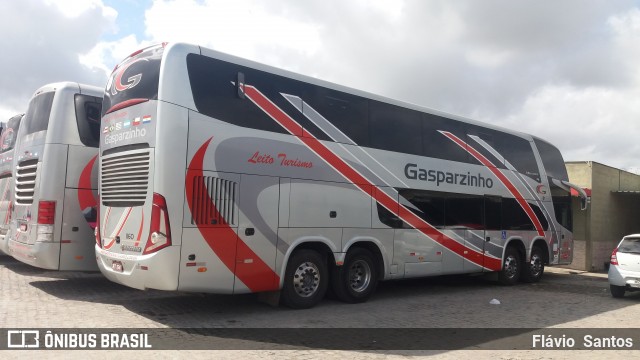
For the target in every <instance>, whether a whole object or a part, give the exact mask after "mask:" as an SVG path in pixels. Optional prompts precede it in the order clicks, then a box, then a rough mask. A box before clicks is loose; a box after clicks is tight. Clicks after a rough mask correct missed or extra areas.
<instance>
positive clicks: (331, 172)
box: [96, 44, 573, 293]
mask: <svg viewBox="0 0 640 360" xmlns="http://www.w3.org/2000/svg"><path fill="white" fill-rule="evenodd" d="M189 53H195V54H202V55H206V56H209V57H212V58H216V59H221V60H224V61H227V62H230V63H235V64H239V65H241V66H245V67H250V68H254V69H259V70H262V71H264V72H267V73H271V74H277V75H282V76H285V77H288V78H292V79H295V80H300V81H303V82H305V83H310V84H315V85H318V86H324V87H328V88H332V89H336V90H339V91H344V92H347V93H352V94H356V95H360V96H365V97H367V98H372V99H378V100H383V101H385V102H387V103H391V104H395V105H399V106H403V107H407V108H412V109H416V110H420V111H429V112H431V113H437V114H440V115H444V114H442V113H438V112H434V111H432V110H425V109H422V108H419V107H416V106H413V105H409V104H402V103H399V102H395V101H393V100H389V99H383V98H381V97H378V96H375V95H371V94H365V93H362V92H358V91H356V90H352V89H347V88H344V87H341V86H337V85H334V84H328V83H325V82H322V81H319V80H317V79H311V78H307V77H303V76H300V75H296V74H292V73H289V72H285V71H282V70H278V69H274V68H270V67H268V66H264V65H261V64H256V63H253V62H250V61H247V60H244V59H239V58H235V57H232V56H228V55H225V54H221V53H218V52H215V51H212V50H207V49H201V48H200V47H197V46H192V45H185V44H171V45H169V46H168V47H167V48H166V49H165V50H164V55H163V60H162V66H161V72H160V74H161V75H160V87H159V93H158V100H150V101H147V102H144V103H142V104H138V105H134V106H131V107H128V108H125V109H122V110H117V111H115V112H112V113H109V114H107V115H106V116H104V117H103V119H102V121H103V123H102V126H103V127H105V131H107V129H116V128H120V129H121V130H117V131H114V132H106V133H104V134H102V138H101V143H100V144H101V145H100V146H101V153H102V154H103V155H101V161H102V165H103V166H104V164H105V163H108V162H111V163H115V161H116V160H117V159H120V158H122V157H124V158H127V159H132V160H131V161H133V159H137V158H138V157H139V156H144V158H145V159H147V160H145V161H148V163H145V166H148V176H147V177H146V180H145V184H144V189H142V190H140V192H141V196H144V198H145V200H144V203H143V204H138V205H136V206H129V207H118V206H106V205H105V199H104V197H103V198H101V207H100V238H101V243H100V244H99V245H97V246H96V255H97V258H98V266H99V268H100V270H101V271H102V273H103V274H104V275H105V276H106V277H107V278H109V279H110V280H112V281H115V282H118V283H121V284H125V285H127V286H131V287H135V288H139V289H144V288H154V289H162V290H181V291H202V292H215V293H247V292H260V291H270V290H277V289H279V288H281V286H282V279H283V277H284V271H285V268H286V264H287V260H288V258H289V257H290V255H291V254H292V252H293V250H294V249H296V248H297V247H298V246H299V245H300V244H303V243H319V244H322V245H323V246H325V247H327V248H328V249H330V251H331V252H332V253H333V256H334V258H335V262H336V264H338V265H340V264H342V262H343V261H344V258H345V254H346V253H347V251H348V250H349V249H350V248H351V247H352V246H353V245H354V244H358V243H369V244H373V245H374V246H375V247H376V248H377V249H378V250H379V252H380V254H381V258H382V259H381V260H382V267H383V269H384V270H383V272H382V274H381V277H382V278H383V279H400V278H408V277H418V276H434V275H442V274H455V273H474V272H477V273H480V272H487V271H499V270H500V269H501V268H502V258H503V254H504V251H505V248H506V247H507V246H508V245H509V244H510V243H511V242H512V241H519V242H522V243H523V244H524V247H525V251H526V253H527V254H526V257H527V259H528V258H529V256H530V253H531V250H532V248H533V245H534V243H535V242H536V241H541V242H544V244H546V246H547V248H548V251H549V262H550V263H552V264H566V263H570V262H571V260H572V248H573V244H572V236H571V233H570V232H569V231H568V230H567V229H564V228H562V227H561V226H560V225H559V224H558V223H557V222H556V221H555V217H554V207H553V203H552V202H551V196H550V194H548V193H547V192H546V191H544V189H548V188H549V184H548V181H547V174H546V173H545V171H544V167H543V165H542V161H541V159H540V157H539V156H538V155H537V153H536V152H535V145H533V141H532V138H531V137H530V136H529V135H526V134H520V133H515V132H511V131H507V130H504V129H499V131H504V132H507V133H510V134H515V135H517V136H519V137H521V138H524V139H526V140H528V141H529V142H530V143H531V146H532V147H533V148H534V153H536V161H537V163H538V164H537V165H538V168H539V169H540V179H541V180H540V182H538V181H535V180H533V179H532V178H531V177H528V176H523V175H522V174H519V173H518V172H517V171H515V169H514V168H513V167H511V168H509V166H507V170H500V169H498V170H496V169H491V168H490V167H488V166H483V165H472V164H462V163H457V162H452V161H445V160H439V159H434V158H426V157H422V156H417V155H408V154H401V153H395V152H390V151H385V150H379V149H373V148H365V147H359V146H356V145H355V144H354V143H353V142H352V141H351V140H350V139H348V138H347V137H346V136H345V135H344V134H341V132H340V131H339V130H337V129H334V128H332V127H331V124H329V123H327V121H326V119H323V118H322V114H319V113H318V112H317V111H315V110H314V109H312V108H311V109H310V108H309V107H307V106H305V105H303V102H304V99H301V98H299V97H297V95H296V94H281V96H283V97H284V98H286V99H287V101H289V102H290V103H291V104H293V106H294V107H295V108H297V109H298V110H299V111H300V113H301V114H302V115H303V116H305V117H306V118H308V119H309V120H310V121H312V122H314V124H315V125H316V126H317V127H318V128H319V129H321V130H322V131H323V132H324V133H325V134H326V135H327V136H328V137H330V138H331V139H333V140H334V141H335V142H334V141H326V140H318V139H315V138H313V137H312V136H310V135H305V136H306V137H307V138H306V139H302V138H304V136H303V137H298V136H291V135H288V134H279V133H273V132H267V131H259V130H248V129H246V128H243V127H239V126H235V125H231V124H229V123H226V122H224V121H221V120H218V119H215V118H211V117H207V116H205V115H202V114H201V113H199V112H198V111H197V110H196V106H195V104H194V100H193V98H192V96H191V94H190V91H189V89H190V84H189V77H188V74H187V69H186V66H185V65H184V58H185V56H186V55H187V54H189ZM258 90H259V89H256V90H255V91H253V92H249V87H248V86H247V89H246V91H247V96H248V97H249V98H250V100H251V101H253V102H254V103H255V104H256V105H257V106H260V104H261V103H260V100H261V99H260V98H259V96H260V95H261V94H260V93H259V91H258ZM107 91H109V88H108V89H107ZM247 102H248V103H249V100H247ZM249 105H251V103H249ZM249 105H248V106H249ZM263 110H264V111H265V112H268V111H270V110H266V109H265V108H263ZM271 111H272V112H271V113H269V115H270V116H271V117H272V118H273V119H274V121H280V120H277V119H278V117H279V116H281V117H286V116H287V114H285V115H282V114H280V113H278V112H277V110H271ZM145 116H146V117H149V118H151V119H152V120H151V121H150V122H149V123H147V124H141V125H140V130H141V129H142V128H144V130H145V131H144V135H141V134H142V132H141V131H138V133H137V134H138V135H137V136H135V137H134V136H132V135H128V136H122V135H120V134H123V133H124V132H125V131H127V132H129V133H130V132H131V128H127V129H124V128H123V127H121V125H118V123H121V124H123V123H124V122H127V121H131V120H132V119H136V118H139V117H145ZM446 116H447V117H450V118H455V119H457V120H460V121H465V122H469V123H473V124H476V125H480V124H479V123H477V122H473V121H469V120H466V119H462V118H459V117H455V116H451V115H446ZM287 121H289V120H286V119H285V120H282V123H281V124H282V126H283V127H287V126H295V124H293V125H290V123H291V121H289V122H287ZM287 124H289V125H287ZM482 126H486V127H488V128H492V129H497V128H494V127H490V126H487V125H485V124H482ZM452 141H454V140H452ZM465 141H467V144H466V145H464V146H469V147H470V146H475V147H478V148H480V147H485V148H487V147H489V145H488V144H486V143H484V142H483V141H482V139H481V138H478V139H474V138H473V137H472V136H470V137H469V138H468V139H465ZM140 143H144V146H142V147H141V148H138V149H133V150H130V149H131V147H128V146H133V145H136V144H140ZM487 151H493V152H495V149H491V148H490V147H489V148H488V149H487ZM105 152H106V153H105ZM496 155H497V156H499V155H500V154H496ZM287 160H288V161H287ZM407 164H416V167H417V168H424V169H432V170H434V171H441V172H443V173H452V174H473V176H476V177H477V178H481V179H483V181H485V182H487V181H488V180H487V179H491V184H492V186H484V187H479V186H476V187H470V186H466V185H462V184H458V183H448V182H446V181H443V182H442V183H438V184H435V183H434V182H428V181H423V180H419V179H411V178H408V177H407V176H405V173H406V171H407V170H406V167H407ZM104 171H105V169H102V170H101V175H100V176H101V180H100V183H101V189H100V193H101V196H102V195H104V192H103V191H104V190H103V186H104V183H103V182H104V181H105V180H104V179H103V174H102V173H104ZM496 171H497V172H499V173H497V172H496ZM123 176H124V171H123ZM354 179H357V180H358V181H355V180H354ZM398 188H411V189H424V190H433V191H442V192H451V193H466V194H473V195H479V196H494V197H505V198H510V197H513V193H514V191H515V192H517V193H519V194H521V196H522V197H523V201H524V202H526V203H530V204H535V205H537V206H538V207H539V208H540V209H542V216H544V218H545V219H546V221H547V222H548V223H549V226H548V229H547V230H544V231H540V230H538V231H524V230H523V231H516V230H511V231H485V230H474V229H473V228H470V227H457V228H435V227H432V226H430V225H429V224H427V223H425V222H424V221H422V220H420V219H416V217H415V216H412V215H411V211H410V208H411V206H412V205H411V204H410V203H409V202H408V201H406V200H405V199H403V198H402V197H401V196H399V194H398V191H397V190H396V189H398ZM567 190H568V188H567ZM153 193H157V194H161V195H162V196H164V197H165V198H166V203H167V206H168V213H169V223H170V227H171V241H172V243H171V246H169V247H167V248H164V249H162V250H160V251H158V252H153V253H150V254H146V255H143V250H144V248H145V244H146V243H147V239H149V219H148V218H149V215H150V214H151V212H152V209H151V202H152V196H153ZM378 203H381V204H383V206H384V207H385V208H387V209H388V210H390V211H392V212H393V213H397V214H399V216H400V217H403V219H404V220H405V221H406V222H408V223H410V224H411V227H412V228H391V227H390V226H388V225H386V224H384V223H382V222H381V220H380V218H379V216H378V210H377V204H378ZM523 206H524V205H523ZM221 219H222V220H221Z"/></svg>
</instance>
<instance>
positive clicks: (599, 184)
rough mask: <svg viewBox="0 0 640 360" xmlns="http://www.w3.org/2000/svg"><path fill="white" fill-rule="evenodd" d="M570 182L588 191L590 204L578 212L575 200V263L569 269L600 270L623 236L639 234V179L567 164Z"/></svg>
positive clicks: (619, 172)
mask: <svg viewBox="0 0 640 360" xmlns="http://www.w3.org/2000/svg"><path fill="white" fill-rule="evenodd" d="M566 166H567V171H568V173H569V181H571V182H572V183H574V184H577V185H579V186H581V187H584V188H588V189H591V201H590V204H589V208H588V209H587V210H586V211H581V210H580V207H579V202H578V200H577V199H576V200H574V203H573V205H574V207H573V209H574V210H573V219H574V242H575V243H574V261H573V263H572V264H571V266H570V267H572V268H575V269H580V270H587V271H600V270H603V269H604V267H605V263H607V262H608V261H609V257H610V256H611V251H612V250H613V248H614V247H615V246H616V244H617V243H618V242H619V241H620V238H622V236H624V235H627V234H630V233H640V221H638V220H637V219H640V218H639V216H640V194H634V193H615V191H640V176H638V175H636V174H632V173H629V172H626V171H623V170H620V169H616V168H613V167H610V166H606V165H603V164H599V163H596V162H569V163H567V164H566Z"/></svg>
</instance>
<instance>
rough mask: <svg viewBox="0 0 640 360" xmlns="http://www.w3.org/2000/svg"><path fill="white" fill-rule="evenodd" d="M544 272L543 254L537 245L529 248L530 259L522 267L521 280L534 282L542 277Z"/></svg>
mask: <svg viewBox="0 0 640 360" xmlns="http://www.w3.org/2000/svg"><path fill="white" fill-rule="evenodd" d="M542 274H544V256H543V254H542V249H541V248H540V247H539V246H536V247H534V248H533V249H532V250H531V260H529V262H528V263H527V264H525V266H524V267H523V269H522V281H524V282H529V283H534V282H538V281H540V279H542Z"/></svg>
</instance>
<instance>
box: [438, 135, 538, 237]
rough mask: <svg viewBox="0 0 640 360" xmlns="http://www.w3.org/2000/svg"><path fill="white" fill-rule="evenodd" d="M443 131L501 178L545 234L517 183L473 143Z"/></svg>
mask: <svg viewBox="0 0 640 360" xmlns="http://www.w3.org/2000/svg"><path fill="white" fill-rule="evenodd" d="M441 133H442V135H444V136H446V137H447V138H449V139H450V140H451V141H453V142H454V143H456V145H458V146H460V147H461V148H463V149H464V150H466V151H467V152H468V153H469V154H471V156H473V157H474V158H476V159H477V160H478V161H480V162H481V163H482V165H484V166H486V167H487V168H488V169H489V170H490V171H491V172H492V173H493V174H494V175H495V176H496V177H497V178H498V180H500V182H501V183H502V184H503V185H504V186H505V187H506V188H507V190H509V192H510V193H511V195H513V197H514V198H515V199H516V201H517V202H518V204H520V207H522V210H524V212H525V213H527V216H529V219H530V220H531V222H533V225H534V226H535V228H536V230H537V231H538V235H540V236H544V229H543V228H542V224H541V223H540V219H538V217H537V216H536V213H535V212H533V209H532V208H531V205H530V204H529V203H528V202H527V201H526V200H525V199H524V197H523V196H522V194H520V192H519V191H518V189H516V187H515V185H513V183H512V182H511V181H509V179H507V177H506V176H505V175H504V174H503V173H502V171H500V170H499V169H498V168H496V166H495V165H494V164H493V163H492V162H491V161H490V160H489V159H487V158H486V157H484V155H482V154H481V153H480V152H478V151H477V150H476V149H474V148H473V147H472V146H471V145H469V144H467V143H466V142H464V141H462V139H460V138H459V137H457V136H455V135H453V134H452V133H450V132H448V131H441Z"/></svg>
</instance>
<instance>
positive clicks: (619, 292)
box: [609, 285, 625, 299]
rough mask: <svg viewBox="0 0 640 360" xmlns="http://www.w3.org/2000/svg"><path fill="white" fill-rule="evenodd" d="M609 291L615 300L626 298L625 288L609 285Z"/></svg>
mask: <svg viewBox="0 0 640 360" xmlns="http://www.w3.org/2000/svg"><path fill="white" fill-rule="evenodd" d="M609 289H610V290H611V296H613V297H614V298H616V299H618V298H621V297H624V292H625V287H624V286H617V285H609Z"/></svg>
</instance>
